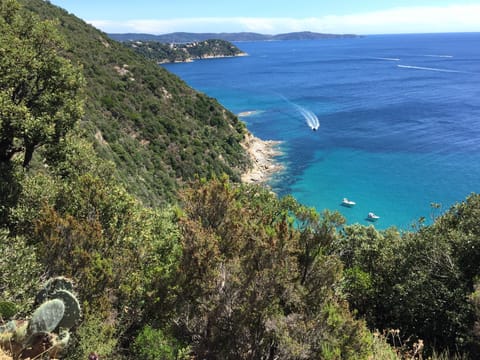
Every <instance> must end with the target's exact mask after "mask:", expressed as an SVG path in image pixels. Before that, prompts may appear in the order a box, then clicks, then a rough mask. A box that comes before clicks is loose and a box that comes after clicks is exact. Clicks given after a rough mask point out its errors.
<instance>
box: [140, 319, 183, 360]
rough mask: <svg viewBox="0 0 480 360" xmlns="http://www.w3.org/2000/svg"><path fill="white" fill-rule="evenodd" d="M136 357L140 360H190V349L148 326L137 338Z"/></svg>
mask: <svg viewBox="0 0 480 360" xmlns="http://www.w3.org/2000/svg"><path fill="white" fill-rule="evenodd" d="M133 351H134V355H135V357H136V358H137V359H140V360H156V359H162V360H181V359H188V355H187V354H188V349H187V348H183V347H182V346H181V345H180V344H179V343H178V341H177V340H176V339H175V338H173V337H171V336H166V335H165V334H164V332H163V331H162V330H160V329H154V328H152V327H151V326H150V325H146V326H145V327H144V328H143V329H142V331H141V332H140V333H139V334H138V336H137V337H136V338H135V342H134V344H133Z"/></svg>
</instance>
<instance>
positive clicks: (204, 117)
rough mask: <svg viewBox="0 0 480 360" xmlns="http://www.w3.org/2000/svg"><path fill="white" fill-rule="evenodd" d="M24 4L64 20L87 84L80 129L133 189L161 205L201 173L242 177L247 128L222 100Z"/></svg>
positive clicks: (69, 19)
mask: <svg viewBox="0 0 480 360" xmlns="http://www.w3.org/2000/svg"><path fill="white" fill-rule="evenodd" d="M20 3H22V4H23V5H24V6H25V8H26V9H29V10H31V11H33V12H34V13H36V14H38V15H40V16H41V18H43V19H57V20H58V22H59V25H60V26H59V29H60V32H61V34H62V35H63V36H64V37H65V39H66V42H67V44H68V50H67V53H66V56H67V57H68V58H70V59H72V61H73V62H74V63H78V64H81V66H82V68H83V73H84V76H85V79H86V82H87V86H86V101H85V116H84V118H83V121H82V127H83V128H84V129H85V130H86V135H87V136H88V137H89V138H90V139H92V140H93V139H95V149H96V151H97V153H98V154H99V155H100V156H101V157H102V158H104V159H108V160H113V161H114V162H115V164H116V166H117V169H118V172H119V176H120V178H121V179H122V181H123V183H124V184H125V185H126V186H127V188H128V189H129V190H131V191H133V192H134V193H135V194H136V195H137V196H139V197H140V198H141V199H142V200H143V201H144V202H146V203H148V204H158V203H160V202H162V201H165V200H166V199H172V193H173V192H174V191H175V190H176V189H177V188H178V185H179V183H182V182H183V181H185V180H188V179H192V178H193V177H194V176H196V175H199V176H207V177H209V176H210V175H212V174H217V175H219V174H221V173H227V174H229V175H230V177H231V178H232V179H234V180H235V179H237V180H238V179H239V173H240V172H241V171H242V170H243V169H245V167H246V166H247V165H248V163H249V160H248V157H247V156H246V154H245V151H244V149H243V148H242V147H241V146H240V141H241V140H242V139H243V137H244V133H245V131H246V130H245V127H244V124H243V123H242V122H240V121H239V120H238V119H237V118H236V117H235V116H234V115H233V114H232V113H230V112H229V111H227V110H225V109H224V108H223V107H222V106H221V105H220V104H219V103H218V102H217V101H216V100H214V99H212V98H209V97H208V96H206V95H204V94H201V93H199V92H197V91H195V90H193V89H191V88H189V87H188V86H187V85H186V84H185V83H184V82H183V81H181V80H180V79H179V78H178V77H176V76H175V75H173V74H171V73H169V72H168V71H166V70H164V69H162V68H161V67H159V66H157V65H156V64H153V63H151V62H149V61H148V60H146V59H144V58H143V57H142V56H141V55H137V54H135V53H134V52H133V51H131V50H129V49H126V48H125V47H124V46H122V45H121V44H119V43H117V42H115V41H113V40H111V39H110V38H109V37H108V36H107V35H106V34H104V33H102V32H100V31H98V30H96V29H95V28H93V27H92V26H90V25H88V24H86V23H85V22H84V21H82V20H80V19H78V18H76V17H75V16H73V15H69V14H68V13H67V12H66V11H64V10H62V9H60V8H58V7H55V6H52V5H50V4H49V3H48V2H45V1H42V0H21V1H20Z"/></svg>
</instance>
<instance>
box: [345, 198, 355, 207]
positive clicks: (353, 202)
mask: <svg viewBox="0 0 480 360" xmlns="http://www.w3.org/2000/svg"><path fill="white" fill-rule="evenodd" d="M342 205H343V206H347V207H352V206H354V205H356V202H355V201H352V200H348V199H347V198H343V200H342Z"/></svg>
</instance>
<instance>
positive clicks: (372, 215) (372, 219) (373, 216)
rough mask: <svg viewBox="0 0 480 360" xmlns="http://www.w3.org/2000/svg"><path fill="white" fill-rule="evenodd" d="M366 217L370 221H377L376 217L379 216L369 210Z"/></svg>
mask: <svg viewBox="0 0 480 360" xmlns="http://www.w3.org/2000/svg"><path fill="white" fill-rule="evenodd" d="M367 219H368V220H370V221H377V220H378V219H380V216H378V215H376V214H374V213H373V212H369V213H368V215H367Z"/></svg>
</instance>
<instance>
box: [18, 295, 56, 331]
mask: <svg viewBox="0 0 480 360" xmlns="http://www.w3.org/2000/svg"><path fill="white" fill-rule="evenodd" d="M64 314H65V304H64V303H63V302H62V301H61V300H59V299H54V300H48V301H46V302H44V303H43V304H42V305H40V307H39V308H38V309H37V310H35V312H34V313H33V315H32V318H31V319H30V321H29V322H28V331H27V334H28V336H32V335H34V334H37V333H49V332H51V331H53V330H55V329H56V328H57V326H58V324H60V322H61V321H62V319H63V317H64Z"/></svg>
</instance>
